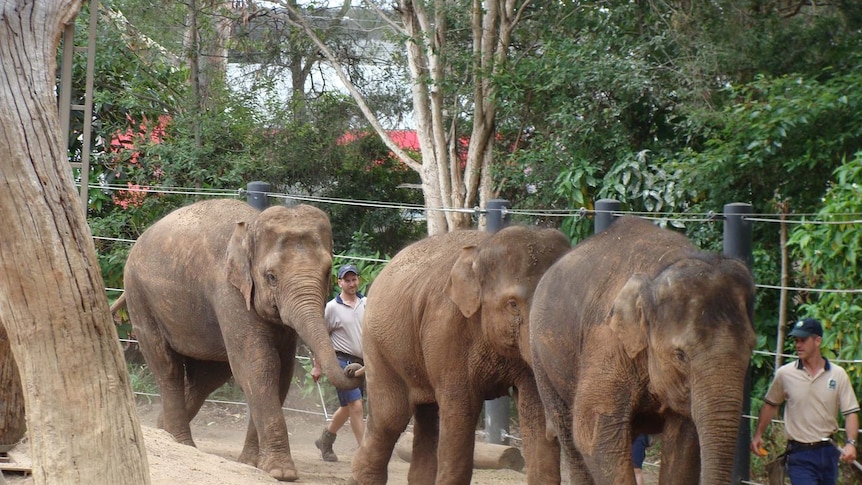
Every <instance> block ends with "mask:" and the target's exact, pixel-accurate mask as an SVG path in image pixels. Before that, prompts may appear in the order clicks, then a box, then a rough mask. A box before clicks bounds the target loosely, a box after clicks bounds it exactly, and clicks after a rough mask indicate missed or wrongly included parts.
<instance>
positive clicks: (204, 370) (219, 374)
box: [186, 359, 231, 422]
mask: <svg viewBox="0 0 862 485" xmlns="http://www.w3.org/2000/svg"><path fill="white" fill-rule="evenodd" d="M230 376H231V370H230V364H228V363H227V362H212V361H201V360H194V359H186V417H187V418H188V420H189V422H191V420H192V419H194V417H195V416H197V414H198V411H200V409H201V406H203V404H204V402H205V401H206V399H207V397H209V395H210V394H212V392H213V391H215V390H216V389H218V388H219V387H221V385H222V384H224V383H225V382H227V381H228V379H230Z"/></svg>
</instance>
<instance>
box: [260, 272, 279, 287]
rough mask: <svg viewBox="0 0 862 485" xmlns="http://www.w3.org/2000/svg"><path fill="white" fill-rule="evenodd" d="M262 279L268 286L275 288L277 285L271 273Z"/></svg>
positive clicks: (276, 280)
mask: <svg viewBox="0 0 862 485" xmlns="http://www.w3.org/2000/svg"><path fill="white" fill-rule="evenodd" d="M263 277H264V279H266V283H267V284H268V285H270V286H275V285H276V283H278V278H277V277H276V276H275V274H273V273H271V272H267V273H266V274H264V275H263Z"/></svg>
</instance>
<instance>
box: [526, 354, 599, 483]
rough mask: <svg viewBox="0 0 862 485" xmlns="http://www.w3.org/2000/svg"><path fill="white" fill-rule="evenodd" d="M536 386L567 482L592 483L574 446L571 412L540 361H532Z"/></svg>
mask: <svg viewBox="0 0 862 485" xmlns="http://www.w3.org/2000/svg"><path fill="white" fill-rule="evenodd" d="M533 365H534V376H535V378H536V387H537V389H538V390H539V395H540V396H541V398H542V404H543V408H544V413H545V418H546V423H547V425H549V426H550V427H551V429H548V430H547V431H549V432H551V433H553V434H555V435H556V437H557V442H558V443H559V445H560V448H561V450H562V455H563V456H565V458H566V459H565V466H566V467H567V468H568V471H569V473H568V476H569V483H571V484H579V485H580V484H584V485H594V482H593V479H592V477H591V476H590V472H589V469H588V468H587V464H586V462H584V457H583V456H582V455H581V452H580V451H578V449H577V447H575V441H574V435H573V433H572V422H573V421H572V420H573V418H572V412H571V409H569V405H568V403H567V401H566V400H565V399H563V398H562V397H561V396H560V394H559V393H558V392H557V390H556V388H554V386H553V384H552V383H551V382H550V380H549V379H548V377H547V375H546V374H545V372H544V370H543V366H542V364H541V362H540V361H537V360H536V361H533Z"/></svg>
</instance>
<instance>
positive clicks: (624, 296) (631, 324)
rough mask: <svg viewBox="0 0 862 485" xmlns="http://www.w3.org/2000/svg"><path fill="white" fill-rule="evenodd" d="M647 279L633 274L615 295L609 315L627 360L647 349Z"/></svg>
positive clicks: (612, 328) (611, 325) (644, 276)
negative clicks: (645, 307) (645, 309)
mask: <svg viewBox="0 0 862 485" xmlns="http://www.w3.org/2000/svg"><path fill="white" fill-rule="evenodd" d="M649 282H650V280H649V278H648V277H647V276H646V275H644V274H635V275H634V276H632V277H631V278H629V280H628V281H627V282H626V284H625V286H623V288H622V289H621V290H620V292H619V293H618V294H617V298H616V299H615V300H614V306H613V308H612V309H611V314H610V324H609V325H610V327H611V330H613V332H614V333H615V334H616V335H617V337H618V338H619V340H620V342H621V343H622V344H623V348H624V349H625V351H626V354H627V355H628V356H629V358H631V359H634V358H635V356H636V355H637V354H639V353H641V352H642V351H643V350H644V349H646V347H647V340H648V338H649V336H648V330H647V322H646V316H645V314H644V305H645V304H646V303H647V299H646V295H647V291H648V289H649Z"/></svg>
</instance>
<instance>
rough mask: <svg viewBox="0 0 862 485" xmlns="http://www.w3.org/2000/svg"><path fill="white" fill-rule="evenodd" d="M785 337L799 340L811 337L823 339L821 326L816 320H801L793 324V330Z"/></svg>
mask: <svg viewBox="0 0 862 485" xmlns="http://www.w3.org/2000/svg"><path fill="white" fill-rule="evenodd" d="M787 335H789V336H791V337H799V338H808V337H810V336H812V335H816V336H818V337H823V326H822V325H820V321H819V320H817V319H816V318H803V319H802V320H799V321H798V322H796V323H795V324H793V328H792V329H791V330H790V332H788V334H787Z"/></svg>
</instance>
